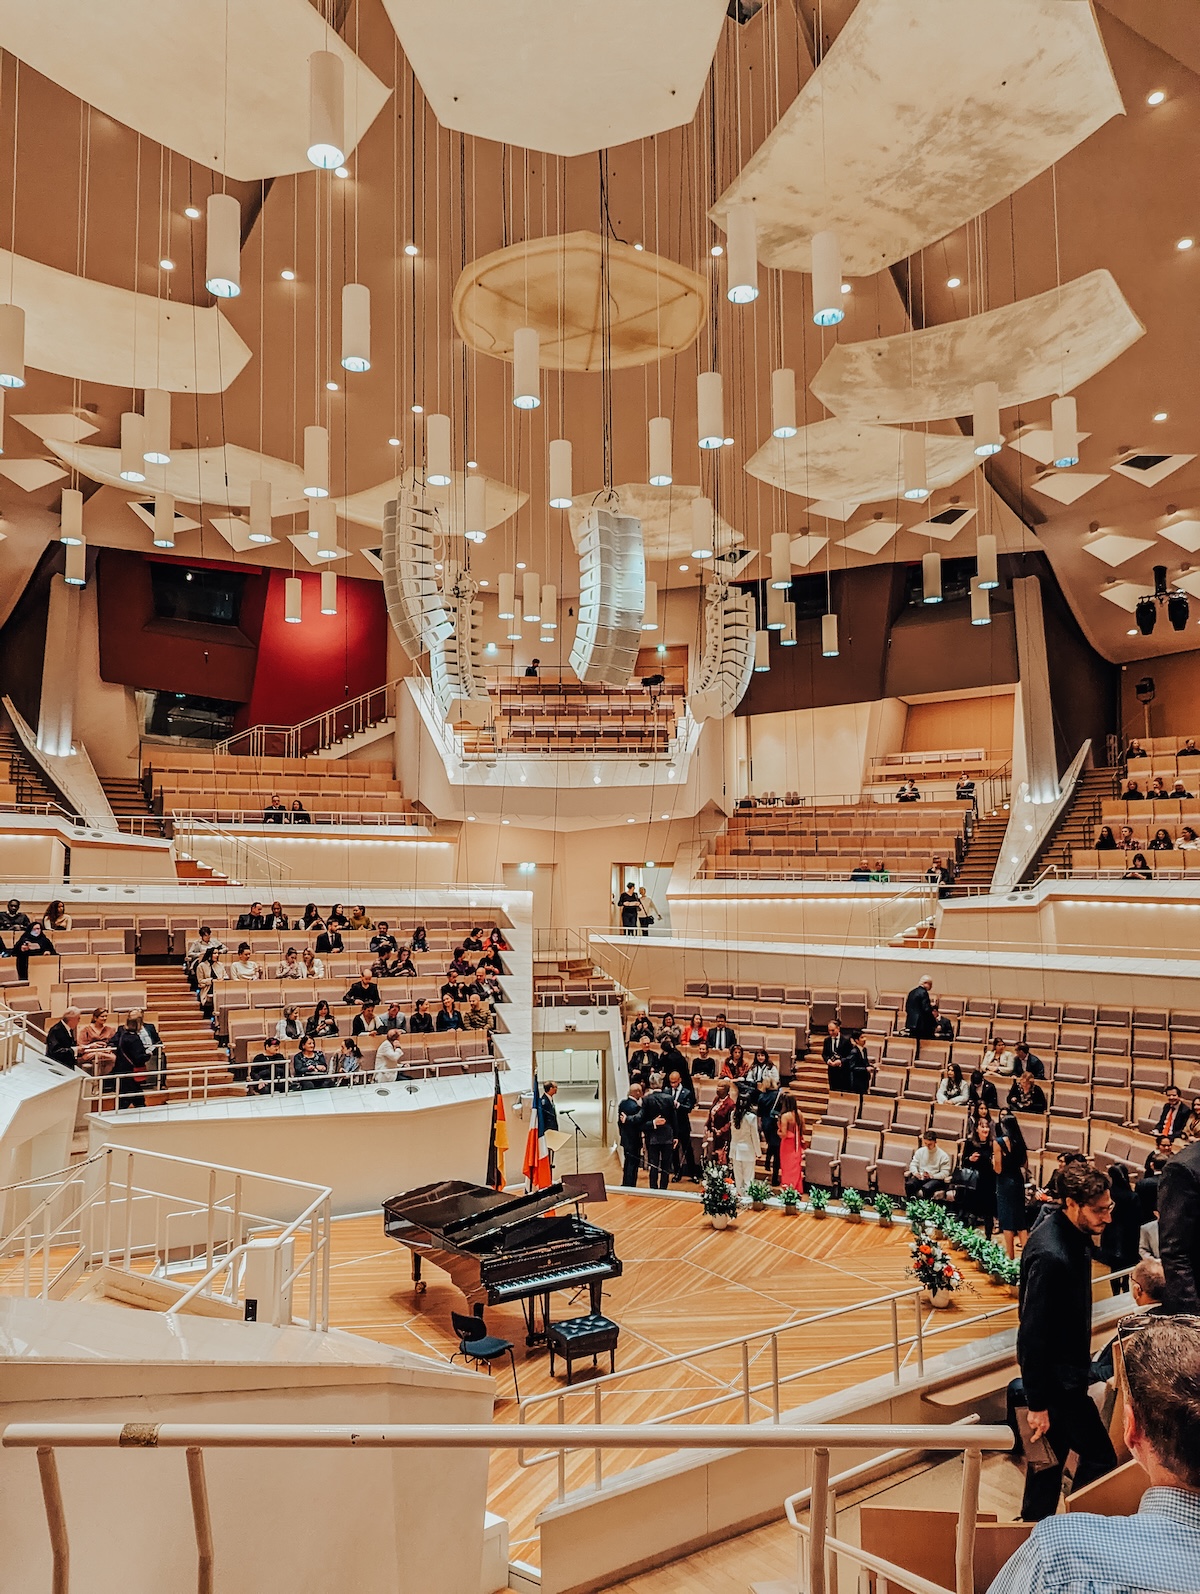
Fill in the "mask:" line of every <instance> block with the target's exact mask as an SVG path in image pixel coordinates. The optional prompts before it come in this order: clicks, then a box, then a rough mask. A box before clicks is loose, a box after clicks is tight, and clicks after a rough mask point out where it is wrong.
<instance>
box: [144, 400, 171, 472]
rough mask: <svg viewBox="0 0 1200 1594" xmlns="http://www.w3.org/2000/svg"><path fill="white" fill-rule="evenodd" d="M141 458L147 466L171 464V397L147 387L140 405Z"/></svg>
mask: <svg viewBox="0 0 1200 1594" xmlns="http://www.w3.org/2000/svg"><path fill="white" fill-rule="evenodd" d="M142 458H143V459H144V460H145V462H146V464H147V465H169V464H170V463H171V395H170V394H169V393H168V392H167V391H166V389H165V388H161V387H148V388H147V389H146V396H145V401H144V402H143V404H142Z"/></svg>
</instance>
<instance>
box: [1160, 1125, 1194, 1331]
mask: <svg viewBox="0 0 1200 1594" xmlns="http://www.w3.org/2000/svg"><path fill="white" fill-rule="evenodd" d="M1158 1254H1159V1257H1160V1259H1161V1261H1162V1265H1163V1273H1164V1274H1165V1275H1166V1281H1167V1296H1166V1307H1167V1311H1168V1312H1191V1313H1196V1314H1200V1140H1197V1141H1193V1142H1192V1144H1191V1145H1190V1146H1188V1147H1187V1148H1186V1149H1185V1150H1183V1151H1180V1152H1178V1153H1177V1154H1176V1155H1175V1156H1174V1157H1170V1158H1168V1160H1167V1165H1166V1167H1165V1168H1164V1169H1163V1171H1162V1172H1161V1173H1160V1174H1159V1176H1158Z"/></svg>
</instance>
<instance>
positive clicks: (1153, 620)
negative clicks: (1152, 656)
mask: <svg viewBox="0 0 1200 1594" xmlns="http://www.w3.org/2000/svg"><path fill="white" fill-rule="evenodd" d="M1133 618H1134V619H1135V620H1136V621H1137V628H1138V630H1139V631H1140V632H1141V633H1142V635H1143V636H1149V635H1150V633H1151V632H1152V631H1153V630H1154V627H1155V625H1156V624H1157V623H1158V605H1157V604H1156V603H1155V601H1154V599H1153V598H1139V599H1138V601H1137V608H1136V609H1135V610H1134V611H1133Z"/></svg>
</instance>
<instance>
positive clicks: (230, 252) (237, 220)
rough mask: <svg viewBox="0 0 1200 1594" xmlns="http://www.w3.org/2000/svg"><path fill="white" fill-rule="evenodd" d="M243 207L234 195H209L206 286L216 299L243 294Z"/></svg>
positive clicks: (205, 259)
mask: <svg viewBox="0 0 1200 1594" xmlns="http://www.w3.org/2000/svg"><path fill="white" fill-rule="evenodd" d="M241 254H242V207H241V206H240V205H239V204H238V202H237V199H236V198H235V196H234V195H233V194H220V193H216V194H209V196H208V236H207V238H206V239H205V257H204V286H205V287H206V288H207V289H208V291H209V293H211V294H212V295H213V297H214V298H216V299H236V298H237V296H238V294H239V293H241V291H242V261H241Z"/></svg>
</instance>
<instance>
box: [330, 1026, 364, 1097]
mask: <svg viewBox="0 0 1200 1594" xmlns="http://www.w3.org/2000/svg"><path fill="white" fill-rule="evenodd" d="M362 1066H363V1056H362V1053H361V1052H360V1051H359V1049H358V1046H357V1045H356V1043H355V1041H354V1039H353V1037H352V1036H350V1035H347V1036H346V1037H345V1039H344V1040H343V1041H342V1045H341V1050H340V1051H337V1052H334V1054H333V1056H332V1057H331V1058H330V1060H329V1074H330V1078H331V1080H332V1081H333V1083H334V1084H335V1085H352V1084H354V1083H355V1082H356V1080H357V1081H361V1080H362V1079H364V1078H365V1077H366V1076H365V1074H364V1073H363V1071H362Z"/></svg>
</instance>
